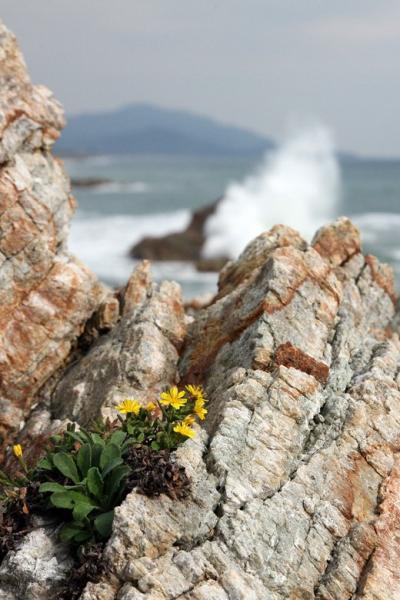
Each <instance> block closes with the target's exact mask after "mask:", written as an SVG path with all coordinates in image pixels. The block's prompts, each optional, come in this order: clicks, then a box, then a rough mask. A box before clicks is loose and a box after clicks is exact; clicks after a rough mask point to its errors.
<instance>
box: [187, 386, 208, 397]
mask: <svg viewBox="0 0 400 600" xmlns="http://www.w3.org/2000/svg"><path fill="white" fill-rule="evenodd" d="M186 389H187V391H188V392H189V394H190V395H191V396H193V398H196V400H197V399H200V398H201V399H202V400H204V401H205V397H204V390H203V388H202V387H201V385H187V386H186Z"/></svg>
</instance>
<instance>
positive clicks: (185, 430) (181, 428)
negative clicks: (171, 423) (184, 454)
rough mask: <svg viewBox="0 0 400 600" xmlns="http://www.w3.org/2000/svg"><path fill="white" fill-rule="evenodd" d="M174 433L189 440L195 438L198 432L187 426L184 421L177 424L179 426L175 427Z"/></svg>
mask: <svg viewBox="0 0 400 600" xmlns="http://www.w3.org/2000/svg"><path fill="white" fill-rule="evenodd" d="M174 431H176V433H180V434H181V435H184V436H185V437H188V438H193V437H194V436H195V435H196V432H195V431H193V429H192V428H191V427H189V425H187V424H186V423H185V422H184V421H181V422H180V423H177V425H175V427H174Z"/></svg>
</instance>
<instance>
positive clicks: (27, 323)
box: [0, 23, 105, 429]
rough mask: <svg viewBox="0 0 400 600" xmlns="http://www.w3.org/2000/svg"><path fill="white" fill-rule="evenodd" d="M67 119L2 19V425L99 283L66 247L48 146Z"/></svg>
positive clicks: (58, 168)
mask: <svg viewBox="0 0 400 600" xmlns="http://www.w3.org/2000/svg"><path fill="white" fill-rule="evenodd" d="M63 125H64V117H63V111H62V108H61V106H60V105H59V104H58V102H57V101H56V100H55V99H54V98H53V96H52V94H51V93H50V92H49V91H48V90H47V89H46V88H44V87H42V86H33V85H32V84H31V83H30V80H29V77H28V75H27V72H26V67H25V64H24V61H23V58H22V56H21V53H20V51H19V49H18V46H17V44H16V40H15V38H14V36H13V35H12V34H11V33H10V32H9V31H8V30H7V29H6V27H4V25H2V24H1V23H0V428H1V429H8V428H12V427H16V426H17V425H19V423H20V421H21V419H22V418H23V417H24V415H25V413H26V411H27V409H28V407H29V405H30V403H31V401H32V398H33V396H34V395H35V393H36V391H37V390H38V389H39V388H40V387H41V385H42V384H43V383H44V382H45V381H46V379H47V378H48V377H49V376H50V375H51V374H52V373H53V371H54V370H55V368H57V367H58V366H59V365H61V364H63V361H64V360H65V358H66V357H67V355H68V354H69V352H70V350H71V348H72V345H73V343H74V340H75V339H76V338H77V337H78V335H79V334H80V333H81V331H82V328H83V324H84V323H85V322H86V320H87V319H88V317H89V316H90V315H91V313H92V312H93V311H94V309H95V307H96V306H97V305H98V304H99V302H100V299H101V297H102V296H103V295H104V293H105V292H104V288H103V287H102V286H101V285H100V284H99V283H98V282H97V280H96V278H95V276H94V275H93V274H92V273H91V272H90V271H89V270H88V269H87V268H86V267H85V266H84V265H83V264H82V263H80V262H79V261H78V260H76V259H74V258H73V257H71V256H70V255H69V254H68V252H67V248H66V240H67V234H68V225H69V221H70V218H71V215H72V212H73V209H74V200H73V198H72V196H71V195H70V185H69V180H68V178H67V176H66V174H65V173H64V170H63V167H62V164H61V162H60V161H59V160H57V159H56V158H54V157H53V156H52V155H51V153H50V149H51V146H52V144H53V142H54V141H55V140H56V139H57V137H58V135H59V131H60V130H61V128H62V127H63Z"/></svg>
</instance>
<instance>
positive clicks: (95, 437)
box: [90, 433, 105, 448]
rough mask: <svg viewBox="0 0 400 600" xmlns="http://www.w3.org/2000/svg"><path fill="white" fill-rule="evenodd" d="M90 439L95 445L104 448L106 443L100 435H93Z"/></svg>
mask: <svg viewBox="0 0 400 600" xmlns="http://www.w3.org/2000/svg"><path fill="white" fill-rule="evenodd" d="M90 438H91V440H92V442H93V444H98V445H99V446H101V447H102V448H103V447H104V444H105V441H104V440H103V438H102V437H101V435H99V434H98V433H91V434H90Z"/></svg>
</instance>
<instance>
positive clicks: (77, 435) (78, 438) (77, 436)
mask: <svg viewBox="0 0 400 600" xmlns="http://www.w3.org/2000/svg"><path fill="white" fill-rule="evenodd" d="M65 435H66V436H68V437H70V438H71V439H73V440H75V442H79V443H80V444H85V443H86V442H87V441H88V440H87V436H85V434H84V433H83V432H82V431H66V432H65Z"/></svg>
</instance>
